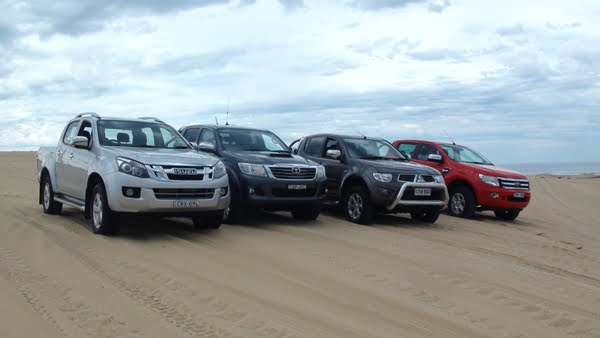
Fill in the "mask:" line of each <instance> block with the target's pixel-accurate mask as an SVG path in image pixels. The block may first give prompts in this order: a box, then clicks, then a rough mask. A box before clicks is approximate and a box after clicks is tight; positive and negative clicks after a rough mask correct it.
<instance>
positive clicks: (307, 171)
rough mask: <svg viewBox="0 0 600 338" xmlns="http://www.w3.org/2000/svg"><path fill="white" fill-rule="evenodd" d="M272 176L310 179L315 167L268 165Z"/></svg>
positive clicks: (285, 178)
mask: <svg viewBox="0 0 600 338" xmlns="http://www.w3.org/2000/svg"><path fill="white" fill-rule="evenodd" d="M269 170H270V171H271V174H273V177H275V178H278V179H282V180H312V179H314V178H315V175H316V174H317V169H316V168H313V167H300V166H289V167H279V166H277V167H275V166H274V167H269Z"/></svg>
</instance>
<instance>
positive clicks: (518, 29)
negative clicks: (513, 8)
mask: <svg viewBox="0 0 600 338" xmlns="http://www.w3.org/2000/svg"><path fill="white" fill-rule="evenodd" d="M496 32H498V34H500V35H519V34H523V33H525V27H523V25H522V24H516V25H513V26H507V27H500V28H498V29H497V30H496Z"/></svg>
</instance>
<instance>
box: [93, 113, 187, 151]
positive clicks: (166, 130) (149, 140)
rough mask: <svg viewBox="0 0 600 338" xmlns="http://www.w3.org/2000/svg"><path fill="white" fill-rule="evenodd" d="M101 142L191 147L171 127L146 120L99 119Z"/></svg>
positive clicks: (114, 144) (117, 144) (116, 145)
mask: <svg viewBox="0 0 600 338" xmlns="http://www.w3.org/2000/svg"><path fill="white" fill-rule="evenodd" d="M98 136H99V138H100V144H101V145H103V146H113V147H140V148H168V149H189V148H190V147H189V145H188V143H187V142H186V141H185V140H184V139H183V138H182V137H181V136H179V134H178V133H177V132H176V131H175V130H174V129H173V128H171V127H169V126H167V125H165V124H158V123H152V122H144V121H118V120H100V121H98Z"/></svg>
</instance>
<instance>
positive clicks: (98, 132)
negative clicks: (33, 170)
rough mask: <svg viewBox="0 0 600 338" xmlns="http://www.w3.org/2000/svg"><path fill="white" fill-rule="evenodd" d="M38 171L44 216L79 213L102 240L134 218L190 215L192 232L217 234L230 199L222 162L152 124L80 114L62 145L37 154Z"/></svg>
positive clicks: (152, 120) (67, 129)
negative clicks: (126, 216)
mask: <svg viewBox="0 0 600 338" xmlns="http://www.w3.org/2000/svg"><path fill="white" fill-rule="evenodd" d="M37 173H38V181H39V182H40V188H39V203H40V204H41V205H42V207H43V210H44V212H45V213H47V214H59V213H61V211H62V207H63V204H66V205H69V206H72V207H75V208H78V209H80V210H82V211H84V213H85V217H86V218H87V219H89V221H90V225H91V228H92V230H93V232H94V233H99V234H105V235H110V234H114V233H115V232H116V231H117V230H118V225H119V216H120V215H123V214H129V213H137V214H139V213H142V214H146V213H147V214H151V215H153V216H164V217H191V218H192V219H193V223H194V226H195V227H208V228H218V227H219V226H220V225H221V222H222V219H223V211H224V210H225V209H226V208H227V207H228V206H229V198H230V195H231V194H230V192H229V181H228V177H227V172H226V169H225V166H224V165H223V163H222V162H221V161H220V160H219V159H218V158H216V157H214V156H210V155H203V154H199V153H198V152H197V151H195V150H194V149H193V147H192V145H191V144H190V143H189V142H187V141H186V140H185V139H184V138H183V137H182V136H181V135H180V134H179V133H178V132H177V131H176V130H175V129H173V128H172V127H170V126H169V125H167V124H166V123H164V122H162V121H160V120H158V119H155V118H138V119H135V118H133V119H132V118H128V119H122V118H103V117H100V116H99V115H98V114H95V113H85V114H79V115H77V116H76V117H75V118H74V119H73V120H71V121H69V122H68V123H67V125H66V127H65V129H64V131H63V133H62V135H61V138H60V140H59V142H58V146H57V147H55V148H40V149H39V151H38V153H37Z"/></svg>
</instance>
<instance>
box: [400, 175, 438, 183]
mask: <svg viewBox="0 0 600 338" xmlns="http://www.w3.org/2000/svg"><path fill="white" fill-rule="evenodd" d="M419 178H420V179H421V180H419ZM398 181H404V182H419V183H424V182H425V183H432V182H435V178H433V176H431V175H412V174H400V175H398Z"/></svg>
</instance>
